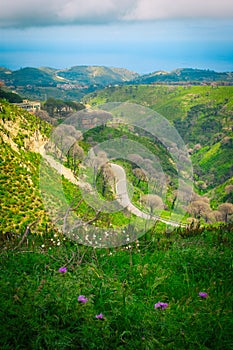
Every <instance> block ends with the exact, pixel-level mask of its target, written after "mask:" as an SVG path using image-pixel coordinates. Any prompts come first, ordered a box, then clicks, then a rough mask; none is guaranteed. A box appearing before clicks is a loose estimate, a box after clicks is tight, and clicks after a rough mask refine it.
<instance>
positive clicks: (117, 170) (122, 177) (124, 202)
mask: <svg viewBox="0 0 233 350" xmlns="http://www.w3.org/2000/svg"><path fill="white" fill-rule="evenodd" d="M39 152H40V154H41V156H42V157H43V158H44V159H46V160H47V162H48V163H49V164H50V165H51V167H52V168H54V169H56V171H57V172H58V173H59V174H61V175H63V176H64V177H65V178H66V179H67V180H69V181H70V182H72V183H73V184H75V185H78V186H80V187H82V186H83V185H84V184H82V183H80V182H79V181H77V179H76V178H75V177H74V174H73V173H72V171H71V170H70V169H68V168H66V167H65V166H64V165H62V164H60V163H59V162H57V161H56V160H55V159H54V158H53V157H52V156H50V155H47V154H46V151H45V149H44V145H42V146H41V147H40V148H39ZM110 165H111V168H112V171H113V173H114V176H115V178H116V195H117V201H118V203H119V204H120V205H121V206H122V207H123V208H126V209H127V210H128V211H129V212H131V213H132V214H134V215H136V216H138V217H141V218H143V219H154V220H158V221H161V222H164V223H165V224H167V225H171V226H174V227H178V226H186V225H184V224H180V223H178V222H176V221H173V220H166V219H163V218H160V217H159V216H155V215H153V216H150V215H149V214H147V213H144V212H142V211H141V210H140V209H138V208H137V207H135V206H134V205H133V204H132V203H131V201H130V198H129V195H128V189H127V181H126V174H125V170H124V169H123V168H122V167H121V166H120V165H117V164H113V163H110Z"/></svg>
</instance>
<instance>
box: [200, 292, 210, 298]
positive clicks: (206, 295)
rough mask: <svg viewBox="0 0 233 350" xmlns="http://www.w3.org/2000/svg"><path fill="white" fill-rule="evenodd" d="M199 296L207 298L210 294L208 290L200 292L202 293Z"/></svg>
mask: <svg viewBox="0 0 233 350" xmlns="http://www.w3.org/2000/svg"><path fill="white" fill-rule="evenodd" d="M199 297H201V298H203V299H205V298H207V297H208V294H207V293H206V292H200V293H199Z"/></svg>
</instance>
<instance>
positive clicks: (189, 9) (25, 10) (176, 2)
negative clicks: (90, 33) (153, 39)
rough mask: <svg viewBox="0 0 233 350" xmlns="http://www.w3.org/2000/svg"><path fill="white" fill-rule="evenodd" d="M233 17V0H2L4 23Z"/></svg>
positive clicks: (0, 15)
mask: <svg viewBox="0 0 233 350" xmlns="http://www.w3.org/2000/svg"><path fill="white" fill-rule="evenodd" d="M200 17H201V18H203V17H204V18H205V17H206V18H229V17H230V18H233V2H232V0H221V1H219V0H205V1H203V0H39V1H35V0H20V1H19V0H1V12H0V26H1V27H5V28H9V27H22V28H23V27H35V26H53V25H69V24H98V23H100V24H107V23H112V22H120V21H145V20H157V19H168V18H169V19H170V18H171V19H174V18H200Z"/></svg>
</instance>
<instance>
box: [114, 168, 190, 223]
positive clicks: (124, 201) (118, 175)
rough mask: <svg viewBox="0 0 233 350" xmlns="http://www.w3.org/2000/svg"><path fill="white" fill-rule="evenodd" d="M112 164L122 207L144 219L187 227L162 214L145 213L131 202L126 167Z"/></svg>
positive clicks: (118, 197)
mask: <svg viewBox="0 0 233 350" xmlns="http://www.w3.org/2000/svg"><path fill="white" fill-rule="evenodd" d="M110 165H111V168H112V171H113V174H114V176H115V179H116V195H117V201H118V203H119V204H120V205H121V206H122V207H124V208H126V209H127V210H128V211H129V212H131V213H132V214H134V215H136V216H138V217H141V218H143V219H150V220H151V219H154V220H158V221H161V222H164V223H165V224H167V225H171V226H174V227H179V226H182V227H185V226H186V225H184V224H181V223H178V222H176V221H173V220H167V219H163V218H161V217H160V216H156V215H153V216H151V215H149V214H147V213H144V212H143V211H141V210H140V209H138V208H137V207H135V206H134V205H133V204H132V203H131V201H130V198H129V195H128V190H127V181H126V174H125V170H124V168H122V167H121V166H120V165H118V164H114V163H110Z"/></svg>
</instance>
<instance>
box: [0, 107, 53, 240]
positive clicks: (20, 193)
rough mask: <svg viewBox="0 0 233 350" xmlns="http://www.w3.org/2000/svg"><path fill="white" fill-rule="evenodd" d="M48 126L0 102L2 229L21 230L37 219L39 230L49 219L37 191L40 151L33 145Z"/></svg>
mask: <svg viewBox="0 0 233 350" xmlns="http://www.w3.org/2000/svg"><path fill="white" fill-rule="evenodd" d="M50 129H51V127H50V126H49V125H48V124H46V123H45V122H42V121H41V120H40V119H39V118H37V117H35V116H34V115H31V114H29V113H27V112H24V111H23V110H20V109H17V108H16V107H13V106H12V105H9V104H8V103H6V102H3V101H2V102H1V103H0V144H1V154H0V163H1V178H0V179H1V180H0V182H1V185H0V188H1V189H0V193H1V209H0V216H1V224H0V232H1V233H7V232H8V233H9V232H14V233H18V234H19V233H22V232H23V231H24V230H25V228H26V226H27V225H29V224H32V223H33V222H34V221H37V220H38V222H37V225H36V227H37V229H38V231H40V232H41V230H42V231H43V230H44V229H45V225H46V222H47V220H48V219H47V217H46V214H45V211H44V208H43V204H42V200H41V196H40V193H39V165H40V155H39V154H38V153H35V150H36V148H35V147H36V141H38V142H39V143H40V142H42V141H43V139H46V137H47V136H48V135H49V132H50Z"/></svg>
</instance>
